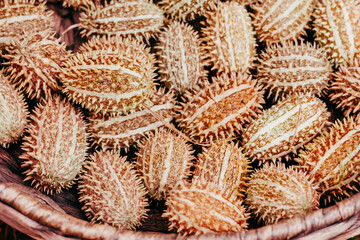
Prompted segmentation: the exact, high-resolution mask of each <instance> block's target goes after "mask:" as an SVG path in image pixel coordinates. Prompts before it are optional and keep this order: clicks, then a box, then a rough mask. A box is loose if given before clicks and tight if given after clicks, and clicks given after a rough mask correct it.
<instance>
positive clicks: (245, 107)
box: [175, 73, 264, 143]
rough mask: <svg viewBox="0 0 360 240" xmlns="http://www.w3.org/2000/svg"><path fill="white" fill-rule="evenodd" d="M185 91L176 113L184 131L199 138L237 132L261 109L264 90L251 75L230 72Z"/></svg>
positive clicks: (218, 136)
mask: <svg viewBox="0 0 360 240" xmlns="http://www.w3.org/2000/svg"><path fill="white" fill-rule="evenodd" d="M212 81H213V83H208V82H205V86H204V87H203V88H200V87H196V88H195V90H194V91H193V92H186V93H185V94H184V96H183V102H182V103H180V104H181V106H178V107H177V108H178V113H177V116H176V117H175V119H176V121H177V122H179V126H180V127H181V128H182V129H183V131H184V132H185V134H188V135H189V136H190V137H191V138H194V139H196V140H200V142H207V143H209V142H212V141H213V140H215V139H225V138H231V137H234V136H235V133H236V132H240V131H241V130H242V129H243V124H245V123H248V122H250V121H251V120H252V119H253V118H255V117H257V114H258V113H259V112H260V109H261V108H262V106H261V105H260V104H262V103H263V102H264V100H263V92H262V91H261V90H260V87H259V86H257V84H256V81H254V80H253V79H251V76H248V75H245V74H234V73H233V74H231V75H230V76H228V75H225V74H223V75H221V76H220V77H214V78H213V79H212Z"/></svg>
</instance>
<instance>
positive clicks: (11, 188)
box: [0, 183, 360, 239]
mask: <svg viewBox="0 0 360 240" xmlns="http://www.w3.org/2000/svg"><path fill="white" fill-rule="evenodd" d="M19 185H20V186H19ZM26 188H30V187H26V186H23V185H21V184H19V183H0V209H1V210H2V211H0V212H1V214H0V220H1V221H3V222H5V223H6V224H8V225H10V226H11V227H13V228H15V229H17V230H19V231H21V232H24V233H25V234H28V235H29V236H32V237H35V238H36V239H39V237H40V239H42V238H43V236H42V235H44V234H39V231H43V232H44V233H46V234H45V236H46V237H47V238H43V239H124V238H126V239H154V238H156V239H223V238H224V237H225V238H226V239H290V238H301V237H304V236H306V235H308V234H311V233H313V232H316V231H319V230H322V229H326V227H328V226H331V225H334V224H337V223H342V222H345V221H349V220H351V221H352V222H354V219H355V220H357V219H358V217H359V216H358V215H360V214H359V213H360V193H357V194H355V195H354V196H352V197H350V198H347V199H344V200H342V201H341V202H337V203H335V205H333V206H330V207H327V208H322V209H318V210H315V211H312V212H310V213H308V214H306V215H303V216H298V217H294V218H291V219H287V220H282V221H280V222H278V223H276V224H272V225H268V226H264V227H260V228H256V229H251V230H245V231H241V232H234V233H215V234H213V233H212V234H210V233H207V234H203V235H198V236H189V237H180V236H178V235H177V234H175V233H160V232H139V231H130V230H119V229H117V228H115V227H112V226H110V225H104V224H92V223H90V222H87V221H85V220H82V219H78V218H76V217H73V216H71V215H69V214H67V213H65V212H61V211H59V210H58V209H57V210H55V208H56V207H54V205H53V204H56V203H55V202H52V200H51V199H50V198H49V197H48V196H46V195H45V198H49V199H50V200H49V202H48V201H45V203H41V202H40V201H38V200H36V199H35V198H34V197H33V196H32V195H30V194H28V193H27V192H26V191H27V190H26ZM4 213H7V214H4ZM8 214H10V215H8ZM10 216H11V217H10ZM14 217H15V220H14ZM359 221H360V220H359ZM19 223H21V224H23V225H20V226H19ZM24 224H26V225H27V226H24ZM342 230H343V231H344V229H342ZM359 231H360V230H359ZM336 232H337V233H338V234H341V231H336Z"/></svg>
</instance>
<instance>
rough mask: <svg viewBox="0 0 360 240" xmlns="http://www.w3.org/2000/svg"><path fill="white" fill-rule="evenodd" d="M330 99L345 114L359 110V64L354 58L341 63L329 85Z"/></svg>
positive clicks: (355, 112)
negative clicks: (349, 61) (348, 61)
mask: <svg viewBox="0 0 360 240" xmlns="http://www.w3.org/2000/svg"><path fill="white" fill-rule="evenodd" d="M329 97H330V100H331V101H332V102H334V103H335V104H336V105H337V108H340V109H341V110H343V111H344V115H345V116H349V115H350V114H357V113H358V112H359V110H360V65H359V60H358V59H357V58H356V59H355V60H354V61H353V62H352V63H349V64H344V65H341V66H340V68H339V69H338V71H336V72H335V74H334V78H333V81H332V82H331V85H330V95H329Z"/></svg>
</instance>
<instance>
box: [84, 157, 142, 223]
mask: <svg viewBox="0 0 360 240" xmlns="http://www.w3.org/2000/svg"><path fill="white" fill-rule="evenodd" d="M125 160H126V157H120V155H119V154H117V153H116V152H113V151H100V152H95V153H94V154H93V155H91V156H90V160H89V161H87V162H86V165H85V166H84V170H83V171H82V173H81V177H80V180H79V186H78V191H79V194H80V197H79V201H80V202H82V203H83V204H84V206H83V207H82V210H84V211H85V215H86V216H87V217H88V218H89V219H90V220H91V223H106V224H110V225H113V226H115V227H117V228H119V229H121V230H125V229H135V228H136V227H138V226H140V225H141V221H142V220H143V219H144V218H146V217H147V214H146V212H147V209H146V207H147V206H148V203H147V199H146V197H145V196H146V190H145V188H144V186H143V185H142V184H141V182H140V180H139V179H138V178H137V176H136V172H135V170H134V169H133V168H132V166H131V164H130V163H128V162H126V161H125Z"/></svg>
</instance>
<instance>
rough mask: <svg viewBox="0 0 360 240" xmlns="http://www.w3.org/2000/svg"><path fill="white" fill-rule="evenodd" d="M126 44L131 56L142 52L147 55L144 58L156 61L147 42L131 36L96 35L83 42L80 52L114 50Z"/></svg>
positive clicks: (151, 61) (152, 61) (153, 62)
mask: <svg viewBox="0 0 360 240" xmlns="http://www.w3.org/2000/svg"><path fill="white" fill-rule="evenodd" d="M124 46H126V51H127V53H128V55H129V56H130V55H139V54H141V55H144V56H146V57H145V58H144V60H146V61H149V62H150V63H151V64H152V65H154V64H155V63H156V59H155V55H154V54H152V53H151V52H150V48H149V47H148V46H147V45H146V44H144V43H142V42H140V41H138V42H136V41H134V39H132V38H129V37H121V36H110V37H108V36H94V37H92V38H91V39H89V40H88V41H87V42H85V43H83V44H82V45H81V46H80V47H79V49H78V52H79V53H85V52H96V51H100V52H101V51H103V50H104V49H111V50H112V51H116V50H117V49H121V48H124ZM139 52H140V53H139Z"/></svg>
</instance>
